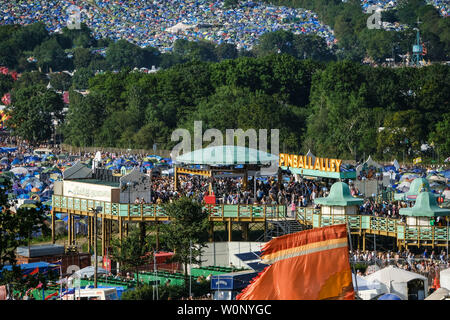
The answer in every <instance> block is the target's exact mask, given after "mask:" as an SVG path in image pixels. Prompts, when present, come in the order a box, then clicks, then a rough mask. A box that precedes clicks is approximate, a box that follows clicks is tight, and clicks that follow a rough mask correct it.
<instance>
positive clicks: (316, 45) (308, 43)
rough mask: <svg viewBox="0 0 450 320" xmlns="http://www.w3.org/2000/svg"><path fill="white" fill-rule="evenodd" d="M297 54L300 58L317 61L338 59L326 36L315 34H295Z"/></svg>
mask: <svg viewBox="0 0 450 320" xmlns="http://www.w3.org/2000/svg"><path fill="white" fill-rule="evenodd" d="M294 47H295V51H296V52H295V55H296V57H297V58H299V59H312V60H317V61H333V60H336V56H335V55H334V52H333V51H332V50H331V49H330V48H328V45H327V43H326V41H325V39H324V38H322V37H319V36H318V35H315V34H300V35H295V36H294Z"/></svg>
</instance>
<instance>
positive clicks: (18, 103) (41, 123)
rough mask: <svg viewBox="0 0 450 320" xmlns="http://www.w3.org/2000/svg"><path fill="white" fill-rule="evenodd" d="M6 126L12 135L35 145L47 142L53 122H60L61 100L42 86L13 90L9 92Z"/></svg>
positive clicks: (51, 131) (56, 94)
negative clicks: (8, 114) (9, 128)
mask: <svg viewBox="0 0 450 320" xmlns="http://www.w3.org/2000/svg"><path fill="white" fill-rule="evenodd" d="M11 101H12V103H11V105H10V108H9V110H8V111H9V112H10V115H11V118H10V119H9V120H8V121H7V122H8V126H11V127H12V128H13V130H14V134H16V135H17V136H20V137H22V138H23V139H26V140H28V141H30V143H31V144H33V145H36V144H37V143H39V142H42V141H47V140H48V139H49V138H50V137H51V134H52V133H53V129H54V127H53V126H54V124H53V121H54V120H56V121H61V120H62V110H63V100H62V97H61V95H59V94H58V93H56V92H54V91H53V90H47V88H46V87H44V86H43V85H33V86H31V87H28V88H20V89H14V90H12V92H11Z"/></svg>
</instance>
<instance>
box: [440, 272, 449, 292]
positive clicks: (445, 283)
mask: <svg viewBox="0 0 450 320" xmlns="http://www.w3.org/2000/svg"><path fill="white" fill-rule="evenodd" d="M439 282H440V285H441V288H446V289H448V290H450V268H449V269H445V270H442V271H441V272H440V273H439Z"/></svg>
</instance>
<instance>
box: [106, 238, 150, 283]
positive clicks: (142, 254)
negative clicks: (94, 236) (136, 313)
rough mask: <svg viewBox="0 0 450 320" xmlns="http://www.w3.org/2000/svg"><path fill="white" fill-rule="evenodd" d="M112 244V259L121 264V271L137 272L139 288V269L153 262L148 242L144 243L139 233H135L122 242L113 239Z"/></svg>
mask: <svg viewBox="0 0 450 320" xmlns="http://www.w3.org/2000/svg"><path fill="white" fill-rule="evenodd" d="M111 244H112V251H111V257H112V259H113V260H114V261H117V262H119V264H120V269H121V270H123V271H133V272H135V273H136V274H137V279H136V280H137V283H138V286H139V285H140V282H139V273H138V267H140V266H142V265H143V264H145V263H148V262H149V261H152V255H151V254H150V255H149V252H150V248H149V245H148V241H144V242H142V241H141V238H140V235H139V233H138V232H135V231H134V232H132V233H131V234H130V235H128V236H127V237H125V238H124V239H123V240H122V241H120V240H119V239H113V240H112V243H111Z"/></svg>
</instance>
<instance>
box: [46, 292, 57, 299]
mask: <svg viewBox="0 0 450 320" xmlns="http://www.w3.org/2000/svg"><path fill="white" fill-rule="evenodd" d="M58 294H59V292H58V291H56V292H53V293H52V294H49V295H48V296H46V297H45V300H48V299H50V298H51V297H56V296H57V295H58Z"/></svg>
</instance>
